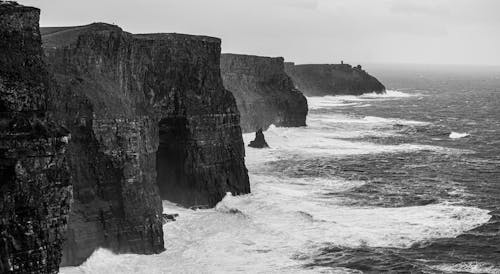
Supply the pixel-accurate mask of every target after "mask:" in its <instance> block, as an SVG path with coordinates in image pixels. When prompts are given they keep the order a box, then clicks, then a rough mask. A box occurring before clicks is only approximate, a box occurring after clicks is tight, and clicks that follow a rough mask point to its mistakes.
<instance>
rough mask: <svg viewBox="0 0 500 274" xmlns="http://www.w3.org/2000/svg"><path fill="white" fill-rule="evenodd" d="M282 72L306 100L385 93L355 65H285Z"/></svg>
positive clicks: (379, 84)
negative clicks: (307, 97)
mask: <svg viewBox="0 0 500 274" xmlns="http://www.w3.org/2000/svg"><path fill="white" fill-rule="evenodd" d="M285 70H286V73H287V74H288V75H289V76H290V77H291V78H292V80H293V82H294V83H295V85H296V87H297V88H298V89H299V90H301V91H302V92H303V93H304V94H305V95H306V96H325V95H361V94H364V93H373V92H374V93H385V87H384V85H383V84H382V83H380V82H379V81H378V80H377V78H375V77H373V76H371V75H370V74H368V73H367V72H366V71H365V70H363V69H362V67H361V66H359V65H358V66H356V67H353V66H351V65H349V64H333V65H327V64H310V65H295V64H294V63H290V62H287V63H285Z"/></svg>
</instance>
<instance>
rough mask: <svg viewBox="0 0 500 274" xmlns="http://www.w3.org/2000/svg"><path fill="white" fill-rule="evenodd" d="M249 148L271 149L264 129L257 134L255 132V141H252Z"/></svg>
mask: <svg viewBox="0 0 500 274" xmlns="http://www.w3.org/2000/svg"><path fill="white" fill-rule="evenodd" d="M248 146H249V147H253V148H266V147H269V145H268V144H267V142H266V139H264V133H263V132H262V129H259V130H258V131H257V132H255V140H253V141H250V144H248Z"/></svg>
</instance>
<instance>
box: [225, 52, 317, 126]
mask: <svg viewBox="0 0 500 274" xmlns="http://www.w3.org/2000/svg"><path fill="white" fill-rule="evenodd" d="M221 72H222V78H223V80H224V86H225V87H226V88H227V89H228V90H230V91H231V92H232V93H233V95H234V97H235V98H236V102H237V105H238V109H239V111H240V113H241V128H242V130H243V132H255V131H257V130H258V129H260V128H263V129H267V128H268V127H269V126H270V125H271V124H274V125H276V126H282V127H299V126H305V125H306V116H307V112H308V108H307V100H306V98H305V97H304V95H302V93H301V92H300V91H299V90H297V89H296V88H295V87H294V84H293V82H292V80H291V79H290V77H289V76H288V75H287V74H286V73H285V70H284V61H283V58H281V57H279V58H271V57H260V56H251V55H239V54H222V56H221Z"/></svg>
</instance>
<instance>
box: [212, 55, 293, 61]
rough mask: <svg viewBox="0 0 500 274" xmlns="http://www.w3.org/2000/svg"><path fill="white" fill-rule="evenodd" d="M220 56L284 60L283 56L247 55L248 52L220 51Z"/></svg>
mask: <svg viewBox="0 0 500 274" xmlns="http://www.w3.org/2000/svg"><path fill="white" fill-rule="evenodd" d="M221 56H222V57H227V58H235V59H236V58H241V59H246V60H250V59H253V60H259V61H264V60H268V61H272V60H276V61H278V62H284V61H285V59H284V58H283V57H269V56H259V55H249V54H237V53H222V54H221Z"/></svg>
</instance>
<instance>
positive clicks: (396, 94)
mask: <svg viewBox="0 0 500 274" xmlns="http://www.w3.org/2000/svg"><path fill="white" fill-rule="evenodd" d="M414 96H421V94H419V93H405V92H401V91H397V90H387V91H386V93H383V94H378V93H366V94H363V95H359V96H355V95H335V96H333V95H327V96H323V97H307V103H308V105H309V109H311V110H315V109H324V108H338V107H349V106H354V107H360V106H362V105H363V104H362V103H366V101H381V100H397V99H402V98H408V97H414ZM365 106H366V104H365Z"/></svg>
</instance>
